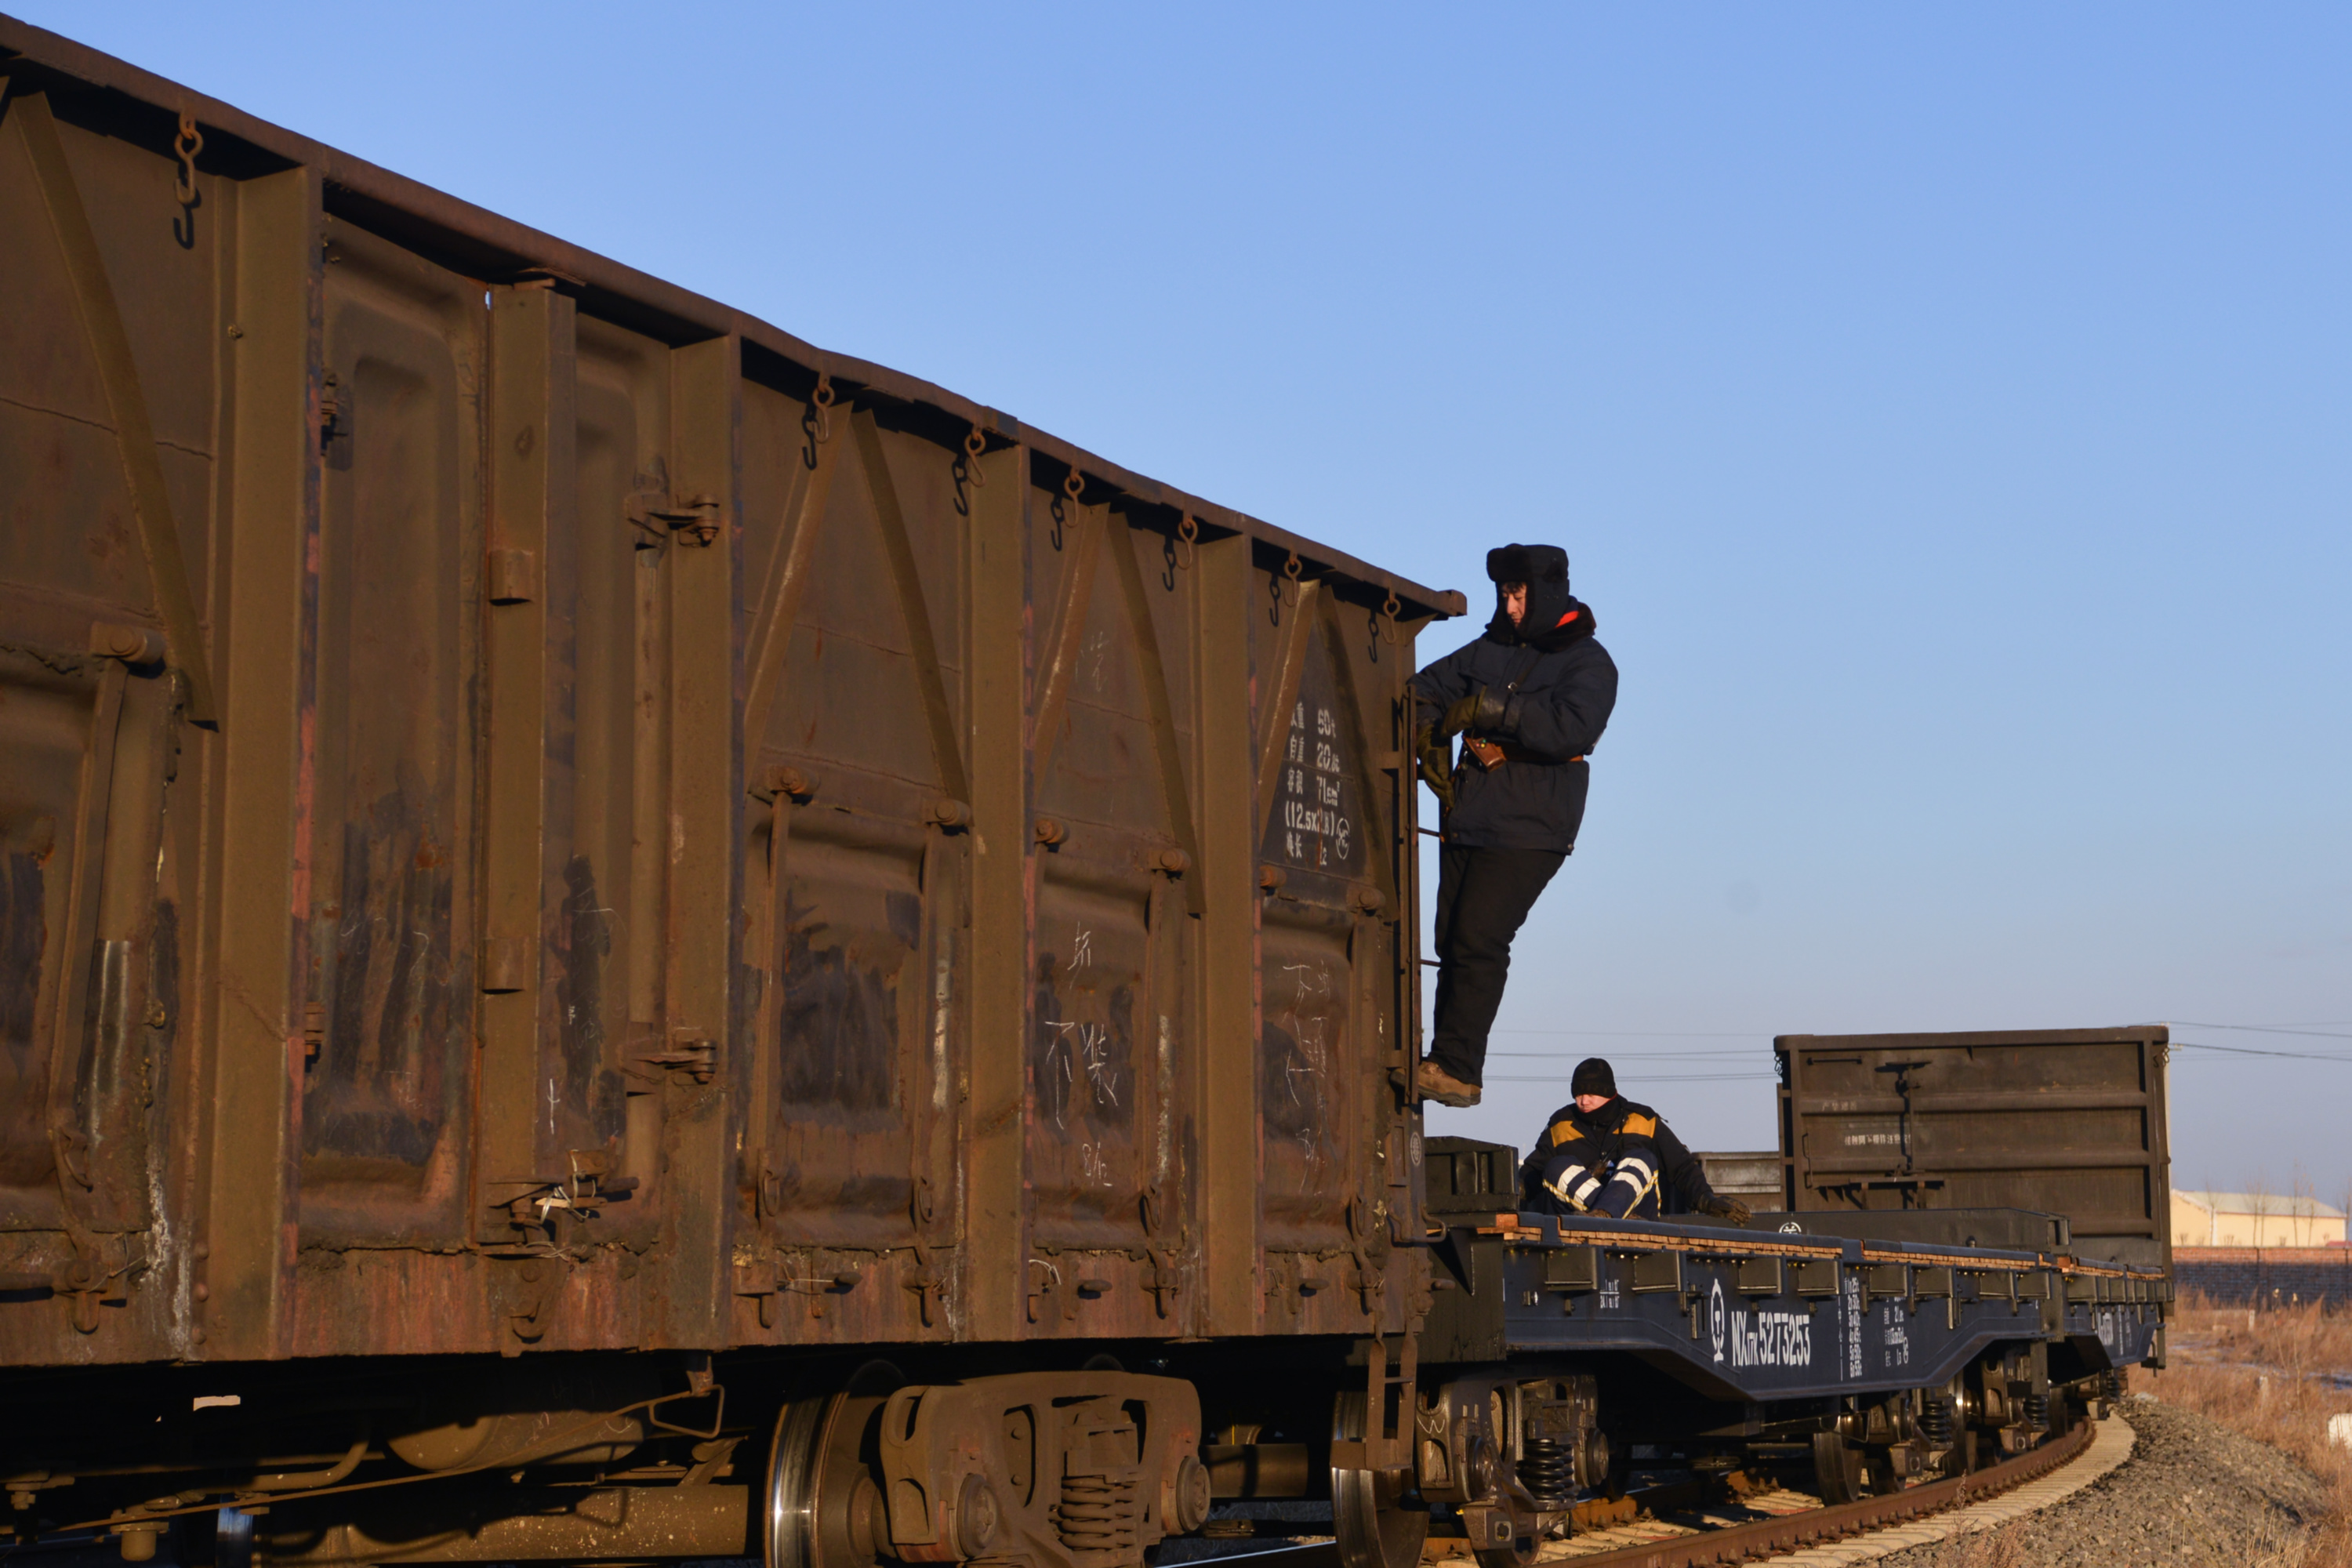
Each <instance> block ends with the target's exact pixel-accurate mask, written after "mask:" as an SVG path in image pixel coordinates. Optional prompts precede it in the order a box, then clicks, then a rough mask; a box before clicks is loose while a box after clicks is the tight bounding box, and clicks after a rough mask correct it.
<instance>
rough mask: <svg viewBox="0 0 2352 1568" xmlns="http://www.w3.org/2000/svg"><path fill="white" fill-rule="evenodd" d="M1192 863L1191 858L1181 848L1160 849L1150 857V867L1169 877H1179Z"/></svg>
mask: <svg viewBox="0 0 2352 1568" xmlns="http://www.w3.org/2000/svg"><path fill="white" fill-rule="evenodd" d="M1191 866H1192V857H1191V856H1189V855H1187V854H1185V853H1184V851H1182V850H1181V849H1162V850H1160V851H1158V852H1157V853H1155V854H1154V855H1153V856H1152V857H1151V868H1152V869H1153V870H1155V871H1161V872H1165V873H1166V874H1167V875H1169V876H1171V877H1181V876H1182V875H1183V874H1184V872H1185V870H1186V869H1187V868H1190V867H1191Z"/></svg>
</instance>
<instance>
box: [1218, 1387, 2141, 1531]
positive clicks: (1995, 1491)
mask: <svg viewBox="0 0 2352 1568" xmlns="http://www.w3.org/2000/svg"><path fill="white" fill-rule="evenodd" d="M2103 1430H2104V1428H2103V1426H2102V1425H2101V1424H2100V1423H2097V1422H2094V1421H2090V1420H2082V1421H2078V1422H2076V1423H2075V1424H2074V1426H2073V1427H2072V1428H2070V1429H2069V1430H2068V1431H2067V1432H2065V1433H2064V1434H2063V1435H2062V1436H2058V1437H2056V1438H2053V1440H2051V1441H2050V1442H2047V1443H2044V1444H2043V1445H2042V1446H2041V1447H2038V1448H2035V1449H2033V1450H2032V1451H2031V1452H2029V1453H2025V1454H2021V1455H2019V1456H2018V1457H2017V1458H2012V1459H2007V1460H2003V1461H2002V1462H2001V1463H2000V1464H1998V1465H1992V1466H1989V1467H1987V1468H1983V1469H1980V1470H1975V1471H1972V1472H1970V1473H1969V1474H1968V1475H1965V1476H1957V1477H1954V1478H1952V1479H1948V1480H1942V1481H1934V1482H1930V1483H1928V1484H1927V1485H1924V1486H1918V1487H1913V1488H1911V1489H1908V1490H1906V1491H1902V1492H1896V1493H1893V1494H1890V1495H1888V1496H1885V1497H1874V1498H1865V1499H1864V1500H1861V1501H1859V1502H1851V1503H1840V1504H1836V1505H1834V1506H1829V1507H1824V1506H1822V1503H1821V1501H1820V1500H1819V1499H1817V1498H1814V1497H1811V1496H1810V1495H1809V1494H1806V1493H1803V1492H1799V1491H1794V1490H1789V1489H1776V1490H1767V1491H1759V1492H1757V1493H1755V1494H1753V1495H1751V1496H1749V1497H1747V1498H1745V1499H1743V1500H1740V1502H1739V1503H1738V1504H1737V1505H1732V1506H1720V1507H1710V1506H1706V1505H1704V1504H1701V1503H1699V1502H1697V1501H1696V1499H1695V1498H1693V1497H1692V1496H1691V1495H1690V1489H1688V1488H1686V1487H1681V1486H1669V1487H1663V1488H1658V1489H1654V1491H1653V1492H1652V1493H1649V1494H1643V1493H1633V1494H1629V1498H1628V1500H1629V1501H1635V1502H1639V1503H1642V1504H1643V1505H1644V1506H1643V1517H1640V1518H1637V1519H1633V1520H1629V1521H1625V1522H1623V1523H1622V1524H1611V1525H1606V1526H1604V1527H1603V1528H1601V1529H1598V1530H1595V1531H1591V1532H1589V1533H1582V1534H1578V1535H1575V1536H1571V1537H1570V1539H1569V1540H1567V1541H1553V1542H1545V1543H1544V1545H1543V1546H1542V1548H1541V1549H1540V1550H1539V1551H1538V1552H1537V1553H1536V1556H1535V1559H1534V1562H1535V1564H1536V1568H1545V1565H1549V1564H1552V1563H1572V1564H1574V1568H1696V1565H1699V1564H1714V1563H1744V1562H1757V1561H1760V1560H1763V1559H1768V1558H1778V1557H1782V1556H1784V1555H1786V1554H1789V1553H1802V1554H1803V1556H1801V1557H1800V1558H1799V1559H1798V1561H1799V1562H1801V1563H1807V1562H1818V1563H1833V1562H1837V1561H1842V1560H1843V1561H1857V1560H1859V1559H1860V1558H1861V1557H1863V1556H1864V1555H1877V1554H1878V1553H1877V1552H1876V1551H1872V1552H1867V1553H1864V1552H1854V1551H1853V1550H1852V1549H1853V1547H1856V1546H1871V1547H1877V1546H1879V1545H1881V1544H1882V1542H1880V1541H1879V1540H1878V1539H1877V1538H1880V1537H1900V1536H1903V1535H1904V1534H1905V1533H1906V1529H1905V1527H1906V1526H1907V1525H1910V1524H1912V1523H1913V1522H1915V1521H1920V1520H1924V1519H1927V1518H1930V1517H1931V1516H1934V1515H1938V1514H1945V1513H1949V1512H1952V1511H1954V1510H1961V1509H1967V1508H1972V1507H1974V1506H1976V1505H1978V1504H1980V1503H1984V1502H1987V1501H1989V1500H1992V1499H1994V1498H1998V1497H2000V1496H2002V1495H2003V1494H2005V1493H2010V1492H2013V1491H2016V1490H2017V1489H2020V1488H2023V1487H2026V1486H2028V1485H2029V1484H2031V1483H2033V1482H2036V1481H2039V1480H2042V1479H2043V1478H2045V1477H2050V1476H2052V1475H2053V1472H2055V1471H2057V1470H2059V1469H2061V1468H2063V1467H2065V1466H2067V1465H2069V1464H2070V1463H2072V1462H2073V1461H2074V1460H2075V1459H2077V1458H2083V1457H2084V1455H2085V1454H2086V1453H2088V1452H2089V1451H2090V1450H2091V1449H2092V1448H2093V1447H2094V1445H2095V1442H2096V1440H2097V1439H2098V1438H2099V1436H2100V1434H2101V1433H2102V1431H2103ZM2128 1433H2129V1428H2127V1427H2123V1428H2120V1431H2119V1433H2118V1435H2117V1436H2116V1437H2115V1438H2114V1440H2113V1444H2112V1447H2113V1453H2114V1462H2116V1463H2119V1462H2120V1460H2121V1457H2122V1456H2123V1455H2125V1454H2127V1453H2128V1452H2129V1447H2130V1438H2129V1436H2128ZM2101 1446H2102V1447H2105V1446H2106V1445H2101ZM2105 1468H2113V1465H2112V1464H2109V1465H2107V1466H2105ZM2101 1473H2104V1468H2103V1469H2102V1471H2101ZM2090 1479H2095V1477H2091V1478H2085V1479H2084V1484H2085V1485H2087V1484H2088V1481H2089V1480H2090ZM2069 1490H2070V1491H2071V1490H2072V1489H2069ZM2056 1500H2058V1498H2057V1496H2056V1495H2053V1496H2050V1497H2047V1498H2042V1499H2039V1500H2036V1501H2034V1502H2033V1503H2032V1505H2031V1507H2042V1506H2046V1505H2047V1504H2048V1503H2050V1502H2054V1501H2056ZM2019 1511H2031V1508H2028V1509H2021V1510H2019ZM1759 1515H1760V1516H1761V1517H1756V1516H1759ZM1916 1544H1919V1542H1918V1541H1916V1540H1910V1539H1889V1540H1885V1541H1884V1542H1883V1545H1884V1549H1885V1550H1886V1551H1899V1550H1901V1549H1902V1548H1904V1547H1906V1546H1911V1545H1916ZM1821 1549H1826V1550H1821ZM1816 1551H1819V1555H1818V1557H1816V1556H1815V1552H1816ZM1209 1561H1210V1562H1211V1563H1214V1564H1215V1568H1244V1565H1246V1568H1340V1559H1339V1548H1338V1546H1337V1545H1336V1544H1334V1543H1331V1542H1316V1543H1313V1544H1307V1545H1299V1546H1289V1547H1277V1548H1273V1549H1270V1550H1267V1551H1264V1552H1240V1553H1234V1554H1232V1555H1229V1556H1224V1557H1221V1558H1216V1559H1211V1560H1209ZM1423 1561H1424V1562H1425V1563H1432V1564H1436V1563H1461V1564H1463V1565H1464V1568H1469V1565H1470V1564H1472V1563H1474V1562H1475V1559H1474V1558H1473V1557H1472V1556H1471V1554H1470V1552H1469V1550H1468V1547H1467V1543H1466V1542H1458V1541H1451V1540H1444V1539H1439V1538H1434V1537H1433V1538H1432V1539H1431V1540H1430V1542H1428V1545H1427V1546H1426V1547H1425V1548H1424V1549H1423ZM1203 1568H1205V1565H1203Z"/></svg>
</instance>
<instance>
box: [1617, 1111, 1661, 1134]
mask: <svg viewBox="0 0 2352 1568" xmlns="http://www.w3.org/2000/svg"><path fill="white" fill-rule="evenodd" d="M1625 1131H1628V1132H1631V1133H1632V1134H1633V1136H1634V1137H1636V1138H1655V1137H1656V1136H1657V1135H1658V1119H1657V1118H1656V1117H1654V1116H1629V1117H1627V1118H1625Z"/></svg>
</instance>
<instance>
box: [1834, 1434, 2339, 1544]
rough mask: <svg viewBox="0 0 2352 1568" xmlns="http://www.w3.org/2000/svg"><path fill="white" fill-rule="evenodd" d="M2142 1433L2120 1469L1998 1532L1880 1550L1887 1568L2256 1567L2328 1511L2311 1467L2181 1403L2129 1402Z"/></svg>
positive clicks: (2137, 1436)
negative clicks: (1999, 1567) (2006, 1565)
mask: <svg viewBox="0 0 2352 1568" xmlns="http://www.w3.org/2000/svg"><path fill="white" fill-rule="evenodd" d="M2122 1416H2123V1419H2125V1420H2126V1421H2129V1422H2130V1423H2131V1426H2132V1432H2133V1436H2134V1437H2135V1439H2136V1443H2135V1446H2134V1448H2133V1451H2132V1456H2131V1458H2129V1459H2127V1460H2126V1461H2125V1462H2124V1463H2123V1465H2122V1466H2120V1467H2119V1468H2116V1470H2115V1471H2113V1472H2112V1473H2110V1474H2108V1475H2106V1476H2104V1477H2102V1478H2101V1479H2098V1480H2097V1481H2095V1482H2094V1483H2093V1484H2092V1485H2090V1486H2088V1487H2086V1488H2084V1489H2083V1490H2082V1491H2080V1492H2078V1493H2076V1494H2075V1495H2074V1496H2073V1497H2071V1498H2068V1499H2067V1500H2064V1501H2063V1502H2061V1503H2058V1504H2056V1505H2054V1506H2053V1507H2051V1508H2049V1509H2047V1510H2044V1511H2042V1512H2040V1513H2035V1514H2032V1515H2030V1516H2028V1517H2026V1518H2024V1519H2021V1520H2018V1521H2014V1522H2013V1523H2011V1524H2008V1525H2006V1526H2003V1527H2002V1528H2001V1530H2000V1532H1999V1540H1998V1542H1996V1541H1995V1539H1994V1538H1992V1537H1990V1536H1987V1537H1975V1538H1972V1537H1969V1536H1960V1537H1957V1538H1955V1539H1953V1540H1950V1541H1945V1542H1937V1544H1935V1545H1932V1546H1918V1547H1913V1548H1910V1549H1908V1550H1906V1551H1902V1552H1890V1553H1889V1554H1887V1555H1886V1556H1885V1557H1882V1558H1880V1559H1878V1563H1879V1564H1880V1565H1882V1568H1963V1565H1971V1568H1973V1565H1976V1564H1982V1563H1992V1562H1996V1561H2000V1560H2008V1561H2013V1562H2016V1563H2033V1564H2035V1565H2036V1568H2118V1565H2124V1564H2136V1563H2145V1564H2163V1565H2165V1568H2191V1565H2194V1568H2203V1565H2206V1564H2211V1565H2212V1568H2252V1564H2255V1563H2260V1562H2262V1561H2263V1559H2265V1558H2267V1557H2270V1556H2272V1555H2273V1554H2274V1553H2276V1552H2278V1551H2279V1549H2280V1548H2281V1547H2283V1546H2284V1545H2285V1544H2286V1543H2287V1542H2290V1541H2292V1540H2293V1539H2294V1537H2295V1536H2296V1535H2298V1534H2300V1533H2301V1532H2302V1531H2305V1530H2308V1529H2309V1528H2311V1526H2313V1525H2314V1524H2315V1523H2317V1522H2318V1521H2319V1519H2320V1517H2321V1516H2322V1514H2323V1513H2324V1512H2325V1510H2326V1494H2325V1492H2324V1491H2323V1490H2322V1489H2321V1487H2320V1484H2319V1482H2318V1481H2317V1480H2316V1479H2315V1478H2314V1477H2313V1476H2312V1474H2311V1472H2310V1471H2308V1470H2306V1469H2305V1468H2303V1467H2302V1466H2301V1465H2299V1464H2297V1463H2295V1461H2294V1459H2292V1458H2288V1457H2287V1456H2286V1455H2285V1454H2283V1453H2281V1452H2280V1451H2279V1450H2278V1449H2276V1448H2273V1447H2270V1446H2269V1445H2268V1444H2266V1443H2257V1442H2255V1441H2254V1440H2253V1439H2252V1438H2251V1437H2242V1436H2239V1435H2238V1434H2236V1433H2235V1432H2232V1431H2231V1430H2230V1429H2229V1428H2227V1427H2225V1426H2218V1425H2216V1424H2215V1423H2213V1422H2211V1421H2209V1420H2207V1419H2206V1418H2205V1417H2204V1416H2202V1415H2195V1414H2193V1413H2192V1412H2189V1411H2187V1410H2183V1409H2180V1408H2179V1407H2178V1406H2176V1405H2164V1404H2160V1403H2158V1402H2156V1401H2154V1400H2149V1399H2132V1400H2129V1401H2126V1403H2125V1405H2123V1407H2122Z"/></svg>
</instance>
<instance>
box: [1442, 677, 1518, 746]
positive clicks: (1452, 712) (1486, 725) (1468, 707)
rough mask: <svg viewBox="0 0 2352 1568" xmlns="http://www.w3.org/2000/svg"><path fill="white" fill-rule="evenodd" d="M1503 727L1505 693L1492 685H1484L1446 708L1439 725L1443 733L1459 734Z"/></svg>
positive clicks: (1449, 734) (1448, 734)
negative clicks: (1443, 718)
mask: <svg viewBox="0 0 2352 1568" xmlns="http://www.w3.org/2000/svg"><path fill="white" fill-rule="evenodd" d="M1502 727H1503V694H1502V693H1501V692H1499V691H1496V690H1495V689H1493V688H1491V687H1486V686H1482V687H1480V688H1478V689H1477V690H1475V691H1474V692H1472V693H1471V694H1470V695H1469V696H1467V697H1464V698H1461V699H1459V700H1456V701H1455V702H1454V706H1453V707H1451V708H1448V709H1447V710H1445V720H1444V722H1443V723H1442V724H1440V725H1439V726H1438V727H1437V732H1438V733H1439V734H1441V735H1447V736H1452V735H1459V734H1460V733H1462V731H1465V730H1499V729H1501V728H1502Z"/></svg>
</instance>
